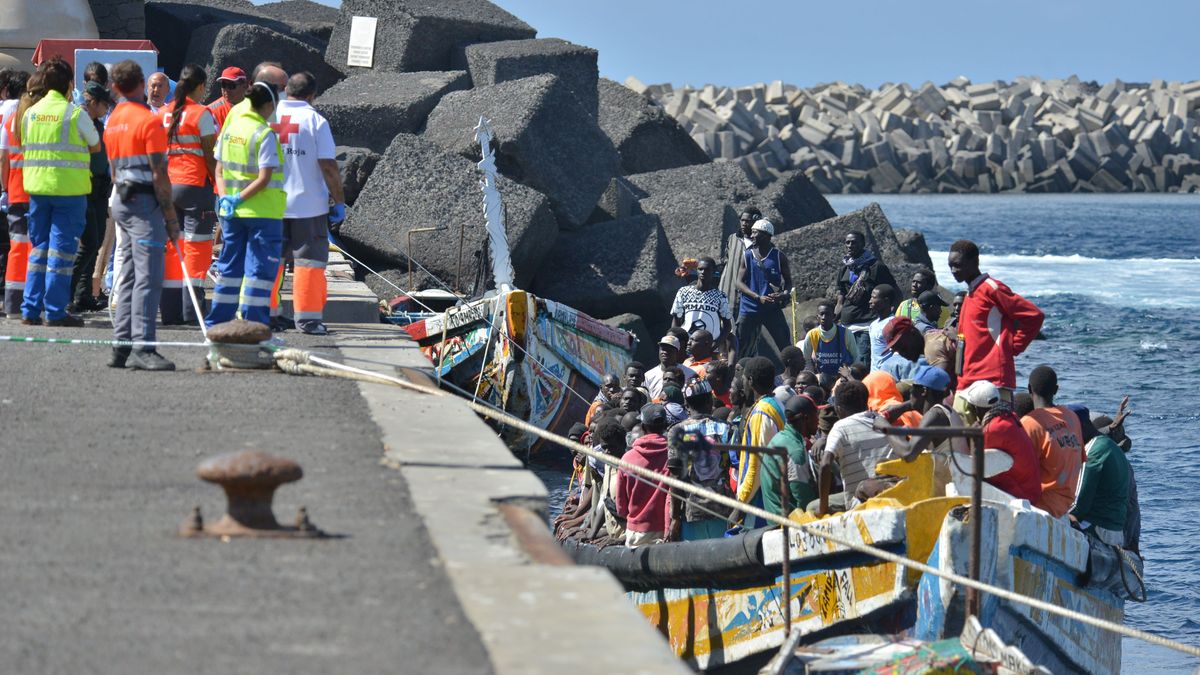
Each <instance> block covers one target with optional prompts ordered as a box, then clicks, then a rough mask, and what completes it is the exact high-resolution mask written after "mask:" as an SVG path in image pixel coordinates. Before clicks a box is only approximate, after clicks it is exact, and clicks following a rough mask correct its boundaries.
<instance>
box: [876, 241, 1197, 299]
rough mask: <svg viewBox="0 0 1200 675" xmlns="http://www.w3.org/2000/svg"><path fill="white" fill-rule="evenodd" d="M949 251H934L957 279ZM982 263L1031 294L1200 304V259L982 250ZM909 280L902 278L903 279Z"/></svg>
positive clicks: (942, 273) (948, 279) (945, 281)
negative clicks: (951, 264) (950, 263)
mask: <svg viewBox="0 0 1200 675" xmlns="http://www.w3.org/2000/svg"><path fill="white" fill-rule="evenodd" d="M947 255H948V254H947V252H946V251H930V252H929V257H930V258H931V259H932V260H933V266H934V271H935V272H936V273H937V277H938V280H939V281H941V282H942V285H944V286H946V287H947V288H950V289H954V290H958V289H961V288H962V287H963V285H962V284H958V283H957V282H955V281H954V275H952V274H950V267H949V265H947V264H946V257H947ZM979 267H980V269H982V270H983V271H984V272H987V273H988V274H990V275H992V276H994V277H996V278H997V279H999V280H1000V281H1003V282H1004V283H1006V284H1008V286H1009V287H1010V288H1012V289H1013V290H1014V291H1015V292H1017V293H1019V294H1021V295H1024V296H1028V297H1031V298H1032V297H1046V296H1052V295H1065V294H1071V295H1083V296H1088V297H1091V298H1093V299H1095V300H1097V301H1099V302H1103V303H1105V304H1109V305H1115V306H1119V307H1143V306H1153V307H1174V308H1191V307H1198V308H1200V283H1198V281H1200V259H1197V258H1088V257H1085V256H1080V255H1069V256H1062V255H1041V256H1035V255H987V254H984V255H981V256H980V259H979ZM900 281H901V283H904V281H903V280H900Z"/></svg>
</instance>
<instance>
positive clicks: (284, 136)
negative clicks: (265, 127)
mask: <svg viewBox="0 0 1200 675" xmlns="http://www.w3.org/2000/svg"><path fill="white" fill-rule="evenodd" d="M271 128H272V129H274V130H275V133H277V134H279V142H280V143H283V144H284V145H287V142H288V139H289V138H291V136H292V134H297V133H300V125H299V124H293V123H292V116H291V115H284V116H283V117H280V118H279V122H278V123H276V124H272V125H271Z"/></svg>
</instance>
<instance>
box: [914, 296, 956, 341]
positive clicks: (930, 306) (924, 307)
mask: <svg viewBox="0 0 1200 675" xmlns="http://www.w3.org/2000/svg"><path fill="white" fill-rule="evenodd" d="M916 301H917V306H918V307H920V309H921V311H920V312H919V313H918V314H917V316H916V317H915V318H913V324H914V325H916V327H917V330H919V331H921V334H922V335H924V334H926V333H928V332H929V331H931V330H934V329H936V328H937V327H938V322H939V321H941V319H942V316H943V315H944V316H946V318H949V315H950V310H949V306H950V305H949V304H948V303H947V302H946V301H945V300H943V299H942V296H940V295H938V294H937V291H922V292H921V294H920V295H918V296H917V297H916Z"/></svg>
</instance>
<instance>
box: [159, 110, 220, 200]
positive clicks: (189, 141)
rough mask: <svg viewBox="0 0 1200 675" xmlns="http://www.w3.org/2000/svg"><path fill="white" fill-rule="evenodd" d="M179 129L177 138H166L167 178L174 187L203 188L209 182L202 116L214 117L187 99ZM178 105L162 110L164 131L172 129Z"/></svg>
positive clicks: (160, 115) (181, 114)
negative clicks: (202, 136)
mask: <svg viewBox="0 0 1200 675" xmlns="http://www.w3.org/2000/svg"><path fill="white" fill-rule="evenodd" d="M179 114H180V116H181V117H180V119H179V126H177V127H175V135H174V136H168V137H167V175H168V176H169V177H170V178H171V184H172V185H201V186H202V185H204V184H205V183H206V182H207V180H208V165H207V164H205V163H204V146H202V145H201V144H200V117H201V116H202V115H209V114H211V113H210V112H209V110H208V109H207V108H205V107H204V106H202V105H200V104H199V103H196V102H195V101H193V100H192V99H190V98H185V99H184V101H183V107H182V108H181V109H180V110H179ZM174 115H175V106H174V105H169V106H164V107H162V108H160V109H159V111H158V116H159V117H160V118H162V123H163V128H164V129H167V130H170V128H171V120H172V119H173V118H174Z"/></svg>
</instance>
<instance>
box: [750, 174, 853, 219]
mask: <svg viewBox="0 0 1200 675" xmlns="http://www.w3.org/2000/svg"><path fill="white" fill-rule="evenodd" d="M755 206H758V208H760V209H762V212H763V215H764V216H766V217H767V218H768V219H770V221H771V224H772V225H774V226H775V233H776V234H782V233H784V232H787V231H789V230H794V229H796V228H798V227H803V226H805V225H810V224H812V223H819V222H821V221H822V220H828V219H830V218H834V217H836V216H837V213H835V212H834V210H833V207H832V206H830V205H829V202H828V201H826V199H825V197H824V195H822V194H821V192H820V191H819V190H817V188H816V187H815V186H814V185H813V184H812V182H810V181H809V180H808V177H806V176H805V175H804V172H802V171H799V170H797V171H785V172H783V175H782V176H780V177H779V178H776V179H775V180H774V181H773V182H771V183H770V184H769V185H767V186H766V187H765V188H763V191H762V197H761V198H760V199H759V200H758V203H756V204H755Z"/></svg>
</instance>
